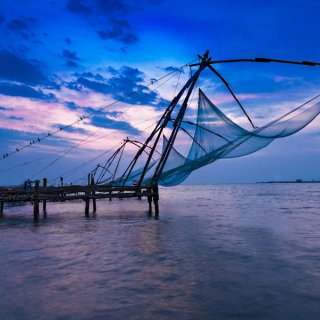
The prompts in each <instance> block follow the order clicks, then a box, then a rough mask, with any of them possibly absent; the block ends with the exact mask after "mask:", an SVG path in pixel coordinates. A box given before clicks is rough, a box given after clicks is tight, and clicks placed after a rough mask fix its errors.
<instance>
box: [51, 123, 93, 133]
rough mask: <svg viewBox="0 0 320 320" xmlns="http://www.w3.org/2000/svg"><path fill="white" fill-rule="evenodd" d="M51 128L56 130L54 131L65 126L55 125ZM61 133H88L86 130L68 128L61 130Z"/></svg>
mask: <svg viewBox="0 0 320 320" xmlns="http://www.w3.org/2000/svg"><path fill="white" fill-rule="evenodd" d="M52 127H53V128H56V129H60V128H63V127H65V124H55V125H53V126H52ZM63 131H65V132H70V133H80V134H87V133H88V131H87V130H86V129H83V128H77V127H68V128H65V129H63Z"/></svg>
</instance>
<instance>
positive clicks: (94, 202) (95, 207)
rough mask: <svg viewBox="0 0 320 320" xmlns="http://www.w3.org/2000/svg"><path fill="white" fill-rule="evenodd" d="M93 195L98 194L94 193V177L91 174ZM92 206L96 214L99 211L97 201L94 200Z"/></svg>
mask: <svg viewBox="0 0 320 320" xmlns="http://www.w3.org/2000/svg"><path fill="white" fill-rule="evenodd" d="M91 188H92V191H91V194H92V195H93V196H94V195H95V194H96V192H95V191H94V175H93V174H91ZM92 205H93V212H94V213H95V212H96V211H97V203H96V199H95V198H92Z"/></svg>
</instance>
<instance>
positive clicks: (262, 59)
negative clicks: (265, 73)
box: [189, 58, 320, 67]
mask: <svg viewBox="0 0 320 320" xmlns="http://www.w3.org/2000/svg"><path fill="white" fill-rule="evenodd" d="M233 62H262V63H266V62H278V63H286V64H297V65H303V66H309V67H315V66H320V62H314V61H293V60H282V59H270V58H250V59H226V60H211V61H210V62H209V64H210V65H211V64H219V63H233ZM196 66H199V63H193V64H190V65H189V67H196Z"/></svg>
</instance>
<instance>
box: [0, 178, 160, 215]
mask: <svg viewBox="0 0 320 320" xmlns="http://www.w3.org/2000/svg"><path fill="white" fill-rule="evenodd" d="M88 181H90V179H88ZM46 182H47V180H46V179H43V184H42V186H40V181H39V180H36V181H35V182H34V186H33V187H32V188H30V189H29V190H26V189H24V188H23V187H0V215H3V211H4V203H8V202H30V203H32V204H33V216H34V219H36V220H37V219H38V218H39V212H40V203H42V210H43V213H44V215H46V214H47V202H65V201H70V200H81V199H82V200H83V201H84V202H85V210H84V211H85V214H86V215H89V209H90V201H91V200H92V206H93V212H96V210H97V204H96V200H97V199H110V200H111V199H113V198H118V199H123V198H137V199H141V198H143V197H146V198H147V199H148V203H149V211H150V213H152V202H153V203H154V206H155V217H158V216H159V205H158V201H159V192H158V186H155V185H154V186H148V187H143V188H142V187H138V186H123V187H118V186H112V185H110V184H104V185H97V184H94V181H93V180H91V182H90V183H88V185H87V186H83V185H70V186H59V187H54V186H48V187H47V183H46Z"/></svg>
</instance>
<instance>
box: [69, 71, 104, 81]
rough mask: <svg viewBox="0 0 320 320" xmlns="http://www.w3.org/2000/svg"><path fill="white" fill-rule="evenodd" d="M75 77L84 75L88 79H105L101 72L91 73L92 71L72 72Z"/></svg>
mask: <svg viewBox="0 0 320 320" xmlns="http://www.w3.org/2000/svg"><path fill="white" fill-rule="evenodd" d="M74 75H75V76H76V77H84V78H89V79H94V80H98V81H102V80H106V79H105V78H104V77H103V76H102V75H101V74H99V73H96V74H93V73H92V72H83V73H74Z"/></svg>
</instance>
